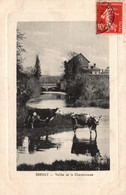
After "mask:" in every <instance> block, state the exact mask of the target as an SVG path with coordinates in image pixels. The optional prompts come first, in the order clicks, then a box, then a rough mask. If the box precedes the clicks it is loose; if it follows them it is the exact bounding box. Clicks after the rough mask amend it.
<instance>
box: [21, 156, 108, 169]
mask: <svg viewBox="0 0 126 195" xmlns="http://www.w3.org/2000/svg"><path fill="white" fill-rule="evenodd" d="M84 170H85V171H86V170H92V171H97V170H99V171H100V170H101V171H102V170H110V159H109V158H108V157H106V156H105V157H104V158H102V159H99V158H97V157H95V158H93V159H92V160H91V161H79V162H78V161H75V160H66V161H55V162H53V163H52V164H51V165H48V164H44V163H38V164H35V165H27V164H21V165H18V166H17V171H84Z"/></svg>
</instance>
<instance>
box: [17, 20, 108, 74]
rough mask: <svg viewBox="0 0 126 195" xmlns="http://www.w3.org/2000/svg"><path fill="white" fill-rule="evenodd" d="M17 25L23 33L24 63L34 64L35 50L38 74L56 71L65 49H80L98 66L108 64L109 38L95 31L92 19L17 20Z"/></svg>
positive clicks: (55, 72)
mask: <svg viewBox="0 0 126 195" xmlns="http://www.w3.org/2000/svg"><path fill="white" fill-rule="evenodd" d="M17 28H18V29H20V30H21V32H23V33H25V37H26V39H25V40H24V48H25V50H26V51H27V52H26V53H25V60H24V62H23V66H24V67H28V66H34V64H35V57H36V55H37V54H38V55H39V59H40V63H41V70H42V74H50V75H59V74H62V73H63V62H64V61H65V60H68V59H70V57H69V56H68V53H69V52H77V53H82V54H83V55H84V56H85V57H86V58H87V59H88V60H89V61H90V62H91V64H93V63H96V64H97V67H99V68H102V69H105V68H106V67H107V66H109V63H108V62H109V39H108V36H107V35H105V34H103V35H97V34H96V23H95V22H19V23H18V25H17Z"/></svg>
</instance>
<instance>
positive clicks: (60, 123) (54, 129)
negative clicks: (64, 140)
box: [17, 114, 72, 139]
mask: <svg viewBox="0 0 126 195" xmlns="http://www.w3.org/2000/svg"><path fill="white" fill-rule="evenodd" d="M59 127H60V128H59ZM71 130H72V123H71V118H70V115H69V114H68V115H57V116H55V118H54V119H53V120H52V121H50V122H49V123H48V125H46V126H44V125H43V126H41V127H40V128H35V129H31V128H22V127H21V128H18V129H17V138H18V139H19V138H20V137H21V136H44V135H47V134H48V135H51V134H55V133H61V132H63V131H71Z"/></svg>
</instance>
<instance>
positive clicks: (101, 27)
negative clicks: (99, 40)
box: [96, 2, 123, 34]
mask: <svg viewBox="0 0 126 195" xmlns="http://www.w3.org/2000/svg"><path fill="white" fill-rule="evenodd" d="M122 7H123V3H122V2H97V8H96V9H97V13H96V14H97V16H96V20H97V21H96V33H97V34H100V33H122Z"/></svg>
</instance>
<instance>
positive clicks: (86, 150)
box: [71, 134, 100, 157]
mask: <svg viewBox="0 0 126 195" xmlns="http://www.w3.org/2000/svg"><path fill="white" fill-rule="evenodd" d="M71 153H74V154H76V155H79V154H83V155H86V156H92V157H95V156H96V155H100V152H99V149H98V146H97V136H95V137H94V138H92V135H91V134H90V138H89V139H85V138H82V139H79V138H77V136H76V134H74V137H73V144H72V148H71Z"/></svg>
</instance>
